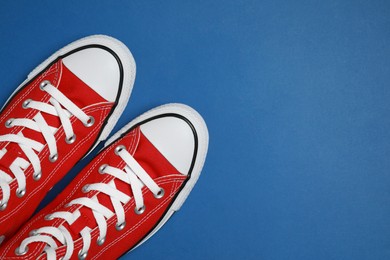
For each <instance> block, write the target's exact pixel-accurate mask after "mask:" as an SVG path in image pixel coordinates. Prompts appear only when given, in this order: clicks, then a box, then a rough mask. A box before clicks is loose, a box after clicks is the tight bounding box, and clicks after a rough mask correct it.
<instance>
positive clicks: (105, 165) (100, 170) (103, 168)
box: [98, 164, 108, 174]
mask: <svg viewBox="0 0 390 260" xmlns="http://www.w3.org/2000/svg"><path fill="white" fill-rule="evenodd" d="M107 166H108V164H103V165H102V166H100V167H99V170H98V171H99V173H100V174H104V170H105V169H106V168H107Z"/></svg>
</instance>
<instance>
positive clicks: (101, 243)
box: [96, 237, 106, 246]
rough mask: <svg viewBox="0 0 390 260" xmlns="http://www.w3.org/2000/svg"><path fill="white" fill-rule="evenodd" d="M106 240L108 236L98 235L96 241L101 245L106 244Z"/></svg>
mask: <svg viewBox="0 0 390 260" xmlns="http://www.w3.org/2000/svg"><path fill="white" fill-rule="evenodd" d="M104 242H106V238H105V237H102V238H100V237H98V239H97V240H96V243H97V244H98V246H101V245H103V244H104Z"/></svg>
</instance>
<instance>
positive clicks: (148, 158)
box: [70, 127, 180, 238]
mask: <svg viewBox="0 0 390 260" xmlns="http://www.w3.org/2000/svg"><path fill="white" fill-rule="evenodd" d="M137 139H138V145H137V146H136V147H135V151H129V152H130V154H133V156H134V158H135V159H136V160H137V162H138V163H139V164H140V165H141V166H142V167H143V168H144V169H145V171H146V172H147V173H148V174H149V175H150V176H151V177H152V179H154V180H155V179H157V178H159V177H162V176H166V175H171V174H180V173H179V172H178V171H177V170H176V169H175V168H174V167H173V166H172V165H171V164H170V163H169V162H168V160H167V159H165V157H164V156H163V155H162V154H161V153H160V152H159V151H158V150H157V149H156V148H155V147H154V146H153V144H152V143H151V142H150V141H149V140H148V139H147V138H146V137H145V136H144V135H143V134H142V132H141V131H140V128H139V127H137V128H135V129H134V130H132V131H131V132H130V133H128V134H127V135H126V136H125V137H123V138H122V139H121V140H120V142H118V145H119V144H120V145H125V146H126V147H131V144H134V143H135V142H137ZM114 147H116V146H114ZM112 153H113V151H112ZM108 157H109V161H108V164H110V165H118V163H119V162H121V161H122V160H121V159H120V158H119V157H118V156H115V155H112V156H110V155H108ZM102 163H104V162H103V161H102ZM121 165H122V166H123V168H124V163H123V161H122V164H121ZM107 176H108V175H104V174H103V175H102V174H99V173H97V172H96V174H95V175H91V178H90V179H91V180H87V181H86V182H85V183H98V182H104V183H109V182H111V181H114V183H115V186H116V188H117V189H118V190H119V191H121V192H123V193H125V194H127V195H129V196H130V197H131V199H130V200H132V199H133V198H132V196H133V193H132V191H131V187H130V185H129V184H127V183H125V182H123V181H121V180H119V179H114V177H112V178H108V177H107ZM80 194H81V193H80ZM96 197H97V199H98V201H99V203H100V204H102V205H103V206H105V207H107V208H108V209H110V210H111V211H112V212H115V211H114V208H113V206H112V203H111V198H110V197H109V196H108V195H106V194H103V193H99V194H98V195H96ZM144 199H145V198H144ZM146 203H147V202H146ZM122 205H123V204H122ZM80 212H81V215H82V216H83V217H81V218H79V219H78V220H77V222H75V223H73V224H72V225H71V227H70V229H71V230H72V235H73V236H74V237H75V238H79V237H80V234H79V233H80V231H81V230H82V229H83V228H85V227H86V226H88V227H90V228H91V229H93V228H94V227H96V226H97V223H96V220H95V218H94V216H93V213H92V211H91V210H90V209H89V208H85V207H83V208H81V209H80ZM131 214H132V213H131Z"/></svg>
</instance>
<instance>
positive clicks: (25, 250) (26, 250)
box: [15, 246, 28, 255]
mask: <svg viewBox="0 0 390 260" xmlns="http://www.w3.org/2000/svg"><path fill="white" fill-rule="evenodd" d="M27 252H28V246H26V248H25V249H24V251H20V247H17V248H16V249H15V255H25V254H27Z"/></svg>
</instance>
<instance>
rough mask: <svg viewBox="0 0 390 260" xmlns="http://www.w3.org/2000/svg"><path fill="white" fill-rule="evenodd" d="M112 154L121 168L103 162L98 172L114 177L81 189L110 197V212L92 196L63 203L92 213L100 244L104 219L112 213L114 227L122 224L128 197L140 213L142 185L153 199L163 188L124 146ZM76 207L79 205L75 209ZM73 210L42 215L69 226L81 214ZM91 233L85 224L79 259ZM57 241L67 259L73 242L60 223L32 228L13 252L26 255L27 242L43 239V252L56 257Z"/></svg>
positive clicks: (124, 221)
mask: <svg viewBox="0 0 390 260" xmlns="http://www.w3.org/2000/svg"><path fill="white" fill-rule="evenodd" d="M115 154H116V155H117V156H119V157H121V159H122V160H123V161H124V162H125V167H124V169H123V170H122V169H119V168H116V167H112V166H109V165H107V164H103V165H102V166H100V167H99V170H98V171H99V173H100V174H107V175H111V176H113V177H114V179H113V180H111V181H110V182H108V183H95V184H87V185H85V186H84V187H83V188H82V191H83V192H84V193H87V192H90V191H97V192H100V193H103V194H106V195H108V196H109V197H110V200H111V203H112V205H113V209H114V212H112V211H111V210H110V209H108V208H107V207H105V206H104V205H102V204H100V203H99V201H98V199H97V197H96V195H94V196H93V197H91V198H89V197H81V198H77V199H74V200H72V201H71V202H70V203H68V204H67V205H66V206H67V207H69V206H72V205H77V206H79V207H85V208H88V209H90V210H91V211H92V213H93V216H94V218H95V220H96V223H97V228H98V230H99V236H98V239H97V241H96V242H97V244H98V245H102V244H103V243H104V242H105V238H106V234H107V221H108V220H109V219H110V218H111V217H113V216H116V218H117V223H116V225H115V228H116V229H117V230H118V231H120V230H122V229H123V228H124V227H125V225H126V219H125V211H124V205H125V204H126V203H128V202H129V201H130V199H131V198H133V199H134V202H135V208H134V211H135V213H136V214H142V213H144V211H145V204H144V199H143V195H142V188H143V187H144V186H146V187H147V188H148V189H149V190H150V191H151V192H152V193H153V195H154V197H155V198H157V199H160V198H162V197H163V196H164V189H162V188H160V187H159V186H158V185H157V184H156V183H155V182H154V181H153V179H152V178H151V177H150V176H149V174H148V173H147V172H146V171H145V170H144V169H143V168H142V166H141V165H140V164H139V163H138V162H137V161H136V160H135V159H134V158H133V156H131V154H130V153H129V152H128V151H126V149H125V147H124V146H122V145H120V146H117V147H116V148H115ZM115 179H118V180H121V181H123V182H124V183H127V184H129V185H130V188H131V191H132V193H133V196H132V197H130V196H129V195H127V194H125V193H123V192H121V191H119V190H118V189H116V186H115V182H114V180H115ZM79 209H80V208H79ZM79 209H77V210H76V211H74V212H73V213H71V212H68V211H57V212H55V213H52V214H49V215H47V216H46V217H45V218H46V219H47V220H53V219H61V220H63V221H65V222H66V223H68V225H71V224H72V223H74V222H75V221H76V220H77V218H78V217H80V215H81V213H80V211H79ZM91 232H92V230H91V229H90V228H89V227H85V228H84V229H82V230H81V231H80V235H81V238H82V242H83V247H82V249H81V250H80V251H79V252H78V258H79V259H85V258H86V257H87V255H88V250H89V248H90V245H91V240H92V237H91ZM54 238H55V239H56V240H57V241H59V242H60V243H61V244H62V245H66V253H65V255H64V256H63V258H62V259H70V257H71V256H72V254H73V251H74V241H73V238H72V236H71V234H70V232H69V231H68V230H67V229H66V228H65V227H64V226H63V225H60V226H59V227H51V226H47V227H42V228H39V229H36V230H34V231H33V232H31V233H30V236H29V237H27V238H25V239H24V240H23V241H22V242H21V244H20V246H19V247H18V248H17V249H16V251H15V253H16V254H17V255H23V254H26V253H27V251H28V245H29V244H30V243H34V242H44V243H46V244H47V246H46V247H45V248H44V252H45V253H46V255H47V259H49V260H51V259H56V249H57V248H58V245H57V242H56V240H55V239H54Z"/></svg>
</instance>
